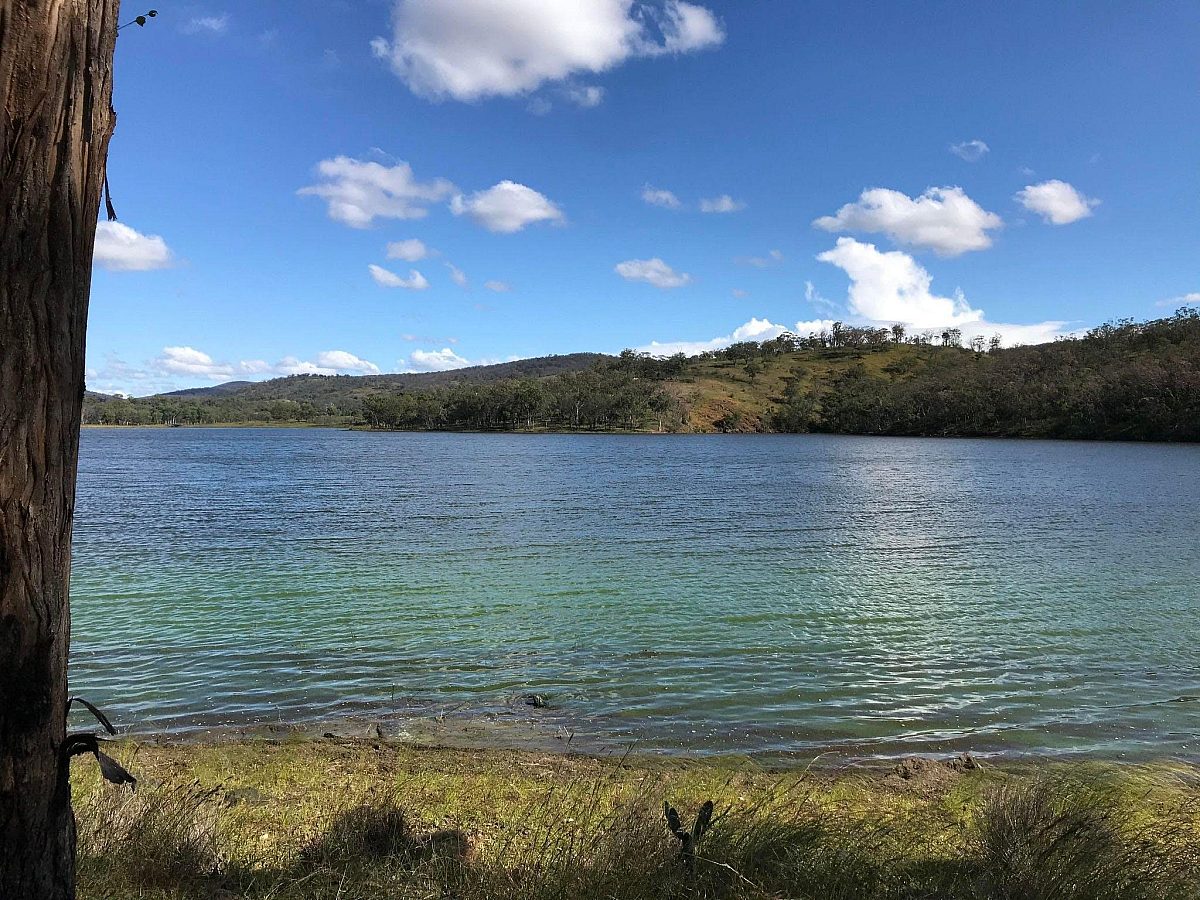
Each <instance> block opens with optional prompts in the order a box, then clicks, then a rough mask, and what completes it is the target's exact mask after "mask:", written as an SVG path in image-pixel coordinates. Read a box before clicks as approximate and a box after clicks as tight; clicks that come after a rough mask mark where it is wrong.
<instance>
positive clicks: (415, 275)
mask: <svg viewBox="0 0 1200 900" xmlns="http://www.w3.org/2000/svg"><path fill="white" fill-rule="evenodd" d="M367 269H368V270H369V271H370V273H371V277H372V278H374V279H375V283H376V284H377V285H379V286H380V287H385V288H404V289H406V290H410V291H423V290H425V289H426V288H427V287H429V282H428V281H426V280H425V276H424V275H422V274H421V273H420V272H418V271H417V270H416V269H410V270H409V273H408V277H407V278H402V277H400V276H399V275H397V274H396V273H395V272H392V271H390V270H388V269H385V268H383V266H377V265H375V264H374V263H372V264H371V265H369V266H367Z"/></svg>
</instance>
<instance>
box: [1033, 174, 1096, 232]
mask: <svg viewBox="0 0 1200 900" xmlns="http://www.w3.org/2000/svg"><path fill="white" fill-rule="evenodd" d="M1015 199H1016V201H1017V202H1018V203H1020V204H1021V205H1022V206H1023V207H1025V208H1026V209H1027V210H1029V211H1030V212H1035V213H1037V214H1038V215H1039V216H1041V217H1042V219H1043V220H1044V221H1046V222H1049V223H1050V224H1052V225H1069V224H1070V223H1072V222H1078V221H1079V220H1080V219H1086V218H1087V217H1088V216H1090V215H1091V214H1092V209H1093V208H1094V207H1096V206H1099V205H1100V201H1099V200H1095V199H1092V198H1091V197H1085V196H1084V195H1083V194H1081V193H1080V192H1079V191H1077V190H1076V189H1075V188H1074V187H1072V186H1071V185H1069V184H1067V183H1066V182H1065V181H1059V180H1058V179H1057V178H1052V179H1051V180H1049V181H1043V182H1040V183H1039V184H1030V185H1026V186H1025V187H1024V188H1022V189H1021V190H1019V191H1017V196H1016V198H1015Z"/></svg>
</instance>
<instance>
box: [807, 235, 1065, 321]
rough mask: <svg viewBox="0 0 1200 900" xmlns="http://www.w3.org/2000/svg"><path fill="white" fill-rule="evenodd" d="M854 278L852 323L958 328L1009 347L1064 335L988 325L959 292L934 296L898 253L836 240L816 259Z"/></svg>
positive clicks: (913, 264)
mask: <svg viewBox="0 0 1200 900" xmlns="http://www.w3.org/2000/svg"><path fill="white" fill-rule="evenodd" d="M817 259H818V260H820V261H821V262H827V263H831V264H832V265H835V266H837V267H838V268H840V269H841V270H842V271H844V272H845V273H846V275H847V276H849V278H850V288H849V291H848V294H847V306H848V309H849V312H850V314H851V316H850V317H851V319H853V320H856V321H859V322H863V323H866V324H872V325H887V324H892V323H896V322H901V323H904V324H906V325H909V326H911V327H913V328H918V329H922V328H960V329H961V330H962V331H963V333H964V334H965V335H968V336H970V335H972V334H988V335H990V334H1000V335H1001V337H1002V339H1004V340H1005V341H1006V342H1007V343H1039V342H1042V341H1048V340H1053V339H1054V338H1055V337H1058V336H1059V335H1061V334H1063V328H1064V326H1065V325H1066V324H1067V323H1065V322H1057V321H1055V322H1040V323H1035V324H1030V325H1012V324H1005V323H998V322H989V321H987V319H986V318H985V316H984V312H983V310H981V309H973V308H972V307H971V306H970V304H968V303H967V300H966V298H965V297H964V296H963V294H962V292H961V291H955V293H954V296H953V297H943V296H939V295H938V294H935V293H933V290H932V284H933V279H932V277H931V276H930V274H929V272H928V271H926V270H925V269H924V268H923V267H922V266H920V265H919V264H918V263H917V261H916V260H915V259H913V258H912V257H911V256H909V255H908V254H907V253H902V252H900V251H899V250H892V251H888V252H882V251H880V250H878V249H877V248H876V247H875V245H874V244H864V243H861V242H859V241H856V240H854V239H853V238H847V237H843V238H838V241H837V246H836V247H834V249H832V250H827V251H825V252H824V253H822V254H820V255H818V256H817Z"/></svg>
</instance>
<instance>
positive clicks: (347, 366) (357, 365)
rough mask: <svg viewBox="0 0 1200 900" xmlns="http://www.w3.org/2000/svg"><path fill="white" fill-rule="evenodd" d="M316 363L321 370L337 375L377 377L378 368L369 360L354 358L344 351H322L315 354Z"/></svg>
mask: <svg viewBox="0 0 1200 900" xmlns="http://www.w3.org/2000/svg"><path fill="white" fill-rule="evenodd" d="M316 363H317V365H318V366H320V367H321V368H323V369H332V370H333V371H335V372H339V373H349V374H351V375H378V374H379V366H377V365H375V363H373V362H371V361H370V360H367V359H363V358H361V357H359V356H355V355H354V354H353V353H350V352H348V351H346V350H322V351H321V352H320V353H318V354H317V358H316Z"/></svg>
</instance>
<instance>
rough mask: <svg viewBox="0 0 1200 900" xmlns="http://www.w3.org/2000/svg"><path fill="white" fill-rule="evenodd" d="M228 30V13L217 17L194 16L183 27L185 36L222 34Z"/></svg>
mask: <svg viewBox="0 0 1200 900" xmlns="http://www.w3.org/2000/svg"><path fill="white" fill-rule="evenodd" d="M228 30H229V14H228V13H222V14H221V15H219V16H195V17H193V18H192V19H191V20H189V21H188V23H187V24H186V25H184V26H183V31H184V32H185V33H186V34H199V33H202V32H206V33H208V34H224V33H225V32H226V31H228Z"/></svg>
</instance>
